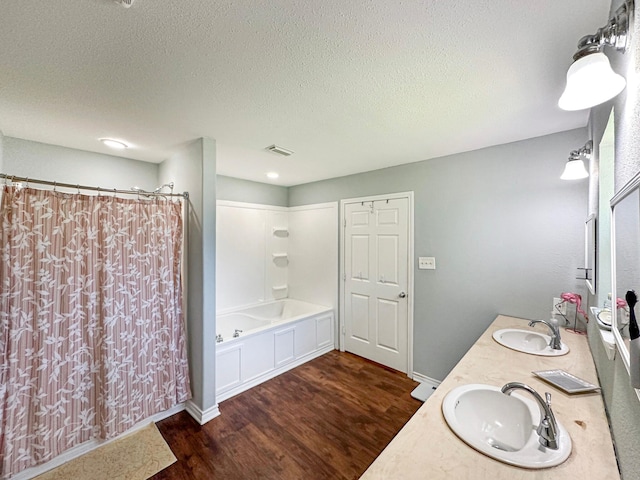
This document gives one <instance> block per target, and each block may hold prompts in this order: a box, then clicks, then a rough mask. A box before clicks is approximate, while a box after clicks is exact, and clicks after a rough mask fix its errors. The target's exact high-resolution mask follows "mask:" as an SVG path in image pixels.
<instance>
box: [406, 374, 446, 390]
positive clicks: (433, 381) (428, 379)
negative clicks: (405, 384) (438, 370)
mask: <svg viewBox="0 0 640 480" xmlns="http://www.w3.org/2000/svg"><path fill="white" fill-rule="evenodd" d="M412 378H413V379H414V380H415V381H416V382H420V383H428V384H429V385H432V386H434V387H437V386H438V385H440V384H441V383H442V381H441V380H436V379H435V378H431V377H427V376H426V375H422V374H421V373H418V372H413V377H412Z"/></svg>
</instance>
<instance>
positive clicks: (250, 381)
mask: <svg viewBox="0 0 640 480" xmlns="http://www.w3.org/2000/svg"><path fill="white" fill-rule="evenodd" d="M236 330H237V331H238V335H237V336H236V337H234V332H235V331H236ZM216 334H217V335H219V336H221V337H222V339H223V341H222V342H218V343H217V346H216V398H217V400H218V402H221V401H222V400H226V399H227V398H229V397H232V396H233V395H236V394H238V393H240V392H243V391H245V390H247V389H249V388H251V387H253V386H255V385H258V384H259V383H262V382H264V381H266V380H268V379H270V378H273V377H275V376H276V375H279V374H280V373H283V372H285V371H287V370H289V369H291V368H294V367H296V366H298V365H301V364H302V363H304V362H307V361H309V360H311V359H312V358H315V357H318V356H320V355H323V354H325V353H326V352H328V351H330V350H333V349H334V315H333V309H332V308H331V307H327V306H323V305H316V304H313V303H308V302H302V301H300V300H294V299H289V298H287V299H284V300H277V301H275V302H269V303H265V304H260V305H255V306H250V307H245V308H242V309H239V310H234V311H231V312H226V313H224V314H219V315H216Z"/></svg>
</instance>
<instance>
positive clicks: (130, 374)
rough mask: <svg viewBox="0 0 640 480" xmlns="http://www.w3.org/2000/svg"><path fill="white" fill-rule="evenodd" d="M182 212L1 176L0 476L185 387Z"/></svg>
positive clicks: (183, 392) (159, 407)
mask: <svg viewBox="0 0 640 480" xmlns="http://www.w3.org/2000/svg"><path fill="white" fill-rule="evenodd" d="M181 211H182V207H181V204H180V203H179V202H172V201H169V200H167V199H164V198H161V199H154V200H145V199H135V198H134V199H124V198H115V197H111V196H104V195H102V196H100V195H98V196H90V195H81V194H66V193H60V192H55V191H47V190H38V189H32V188H19V187H15V186H5V187H4V190H3V195H2V201H1V204H0V218H1V224H0V238H1V244H0V248H1V250H0V255H1V264H0V307H1V308H0V358H1V359H2V364H1V365H0V477H1V478H7V477H9V476H11V475H13V474H15V473H16V472H18V471H21V470H23V469H25V468H28V467H31V466H34V465H37V464H40V463H44V462H46V461H49V460H51V459H52V458H54V457H56V456H57V455H59V454H60V453H62V452H64V451H65V450H67V449H69V448H71V447H74V446H76V445H79V444H81V443H83V442H85V441H87V440H91V439H93V438H110V437H114V436H116V435H118V434H120V433H122V432H124V431H125V430H127V429H129V428H130V427H132V426H133V425H134V424H136V423H137V422H139V421H141V420H143V419H144V418H146V417H148V416H150V415H153V414H155V413H158V412H161V411H164V410H167V409H169V408H171V407H173V406H175V405H176V404H178V403H181V402H184V401H186V400H188V399H189V398H190V396H191V394H190V386H189V375H188V364H187V354H186V337H185V331H184V328H185V327H184V319H183V312H182V290H181V255H182V251H181V250H182V214H181Z"/></svg>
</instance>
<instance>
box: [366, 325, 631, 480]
mask: <svg viewBox="0 0 640 480" xmlns="http://www.w3.org/2000/svg"><path fill="white" fill-rule="evenodd" d="M502 328H520V329H524V330H527V329H530V328H532V327H529V326H528V325H527V321H526V320H523V319H519V318H513V317H506V316H503V315H499V316H498V317H497V318H496V319H495V321H494V322H493V323H492V324H491V325H490V326H489V328H488V329H487V330H486V331H485V332H484V333H483V334H482V336H481V337H480V338H479V339H478V341H477V342H476V343H475V344H474V345H473V347H471V349H470V350H469V351H468V352H467V354H466V355H465V356H464V357H463V358H462V360H460V362H459V363H458V364H457V365H456V366H455V368H454V369H453V370H452V371H451V373H450V374H449V375H448V376H447V378H445V380H444V381H443V382H442V384H441V385H440V386H439V387H438V388H437V390H436V391H435V392H434V393H433V394H432V395H431V397H429V399H428V400H427V401H426V402H425V403H424V405H422V407H420V409H419V410H418V411H417V412H416V413H415V415H414V416H413V417H412V418H411V420H409V422H407V424H406V425H405V426H404V427H403V429H402V430H401V431H400V432H399V433H398V435H396V437H395V438H394V439H393V440H392V441H391V443H390V444H389V445H388V446H387V447H386V448H385V450H384V451H383V452H382V453H381V454H380V456H379V457H378V458H377V459H376V460H375V461H374V462H373V463H372V464H371V466H370V467H369V469H368V470H367V471H366V472H365V473H364V475H363V476H362V477H361V478H362V479H365V480H373V479H384V480H389V479H396V478H398V479H400V478H401V479H403V480H404V479H413V478H415V479H418V478H420V479H424V478H428V479H430V480H433V479H453V478H456V479H492V480H495V479H505V480H506V479H508V480H516V479H535V480H542V479H553V480H558V479H572V480H575V479H587V478H597V479H599V480H605V479H619V478H620V475H619V473H618V467H617V464H616V458H615V454H614V451H613V444H612V441H611V434H610V433H609V424H608V422H607V417H606V414H605V410H604V404H603V402H602V397H601V396H600V393H599V392H596V393H588V394H584V393H583V394H574V395H569V394H566V393H564V392H562V391H561V390H558V389H557V388H555V387H553V386H551V385H549V384H548V383H546V382H544V381H543V380H541V379H539V378H537V377H536V376H534V375H533V374H532V373H531V372H533V371H539V370H553V369H563V370H566V371H567V372H569V373H572V374H573V375H575V376H577V377H580V378H582V379H584V380H586V381H587V382H590V383H593V384H595V385H599V383H598V377H597V374H596V369H595V366H594V363H593V359H592V356H591V352H590V350H589V345H588V342H587V337H586V336H584V335H578V334H575V333H572V332H570V331H566V330H565V329H561V334H562V341H563V342H564V343H566V344H567V345H568V346H569V348H570V351H569V353H568V354H567V355H563V356H560V357H541V356H535V355H528V354H526V353H520V352H517V351H514V350H510V349H508V348H505V347H503V346H501V345H499V344H498V343H497V342H496V341H495V340H494V339H493V338H492V334H493V332H495V331H496V330H499V329H502ZM535 330H537V331H539V332H542V333H545V334H546V333H548V328H547V327H546V326H545V325H540V324H538V325H536V326H535ZM512 381H518V382H523V383H526V384H528V385H530V386H532V387H533V388H535V389H536V390H537V391H538V392H539V393H540V394H541V395H544V392H550V393H551V395H552V399H551V402H552V406H553V410H554V412H555V415H556V418H557V419H558V421H559V422H560V423H562V424H563V425H564V426H565V427H566V428H567V430H568V431H569V434H570V435H571V440H572V442H573V448H572V451H571V455H570V456H569V459H568V460H567V461H566V462H564V463H563V464H561V465H558V466H557V467H552V468H547V469H541V470H528V469H524V468H520V467H514V466H511V465H506V464H504V463H501V462H499V461H497V460H494V459H492V458H489V457H487V456H485V455H483V454H482V453H479V452H477V451H476V450H474V449H473V448H471V447H469V446H468V445H467V444H466V443H464V442H463V441H462V440H460V439H459V438H458V437H457V436H456V435H455V434H454V433H453V432H452V431H451V430H450V429H449V427H448V426H447V423H446V422H445V420H444V417H443V415H442V400H443V399H444V397H445V396H446V394H447V393H448V392H449V391H450V390H451V389H453V388H455V387H457V386H459V385H464V384H468V383H484V384H489V385H495V386H498V387H501V386H502V385H504V384H505V383H508V382H512Z"/></svg>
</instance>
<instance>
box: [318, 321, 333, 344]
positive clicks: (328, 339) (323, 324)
mask: <svg viewBox="0 0 640 480" xmlns="http://www.w3.org/2000/svg"><path fill="white" fill-rule="evenodd" d="M316 342H317V343H316V345H317V347H318V348H322V347H326V346H327V345H333V315H325V316H322V317H318V318H317V319H316Z"/></svg>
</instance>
